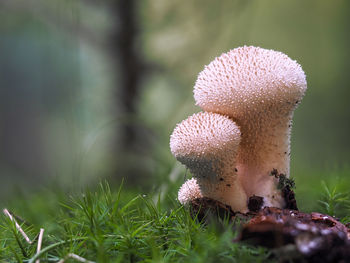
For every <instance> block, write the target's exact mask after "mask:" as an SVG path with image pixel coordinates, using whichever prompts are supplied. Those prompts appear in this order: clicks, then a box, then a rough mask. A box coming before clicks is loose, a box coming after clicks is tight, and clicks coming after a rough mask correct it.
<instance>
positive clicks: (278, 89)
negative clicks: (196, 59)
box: [194, 46, 306, 208]
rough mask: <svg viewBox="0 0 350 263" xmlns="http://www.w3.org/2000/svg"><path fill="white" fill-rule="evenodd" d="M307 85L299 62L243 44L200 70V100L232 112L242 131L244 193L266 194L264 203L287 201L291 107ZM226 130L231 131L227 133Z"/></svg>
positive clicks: (196, 92) (205, 106) (207, 107)
mask: <svg viewBox="0 0 350 263" xmlns="http://www.w3.org/2000/svg"><path fill="white" fill-rule="evenodd" d="M305 91H306V77H305V74H304V72H303V70H302V68H301V66H300V65H299V64H298V63H297V62H296V61H294V60H292V59H290V58H289V57H288V56H287V55H285V54H283V53H281V52H277V51H273V50H267V49H263V48H259V47H253V46H244V47H240V48H236V49H233V50H231V51H229V52H228V53H225V54H222V55H221V56H220V57H217V58H215V59H214V61H212V62H211V63H210V64H209V65H208V66H206V67H205V69H204V70H203V71H202V72H200V73H199V75H198V79H197V81H196V84H195V87H194V98H195V101H196V104H197V105H198V106H200V107H201V108H202V109H203V110H204V111H207V112H213V113H218V114H223V115H227V116H229V117H231V118H232V119H233V120H234V121H235V122H236V124H237V125H238V126H239V128H240V131H241V142H240V145H239V147H238V152H237V156H236V158H235V160H233V161H232V162H233V163H235V167H236V168H237V169H238V177H239V181H240V182H241V183H242V185H243V188H244V191H245V193H246V195H247V196H248V197H249V196H252V195H257V196H261V197H263V198H264V206H275V207H281V208H283V206H284V200H283V198H282V196H281V191H280V190H279V189H277V187H276V185H277V182H276V181H277V179H276V178H275V177H273V176H269V175H270V174H271V172H272V171H274V170H275V169H277V171H278V173H282V174H284V175H286V176H287V177H288V176H289V162H290V132H291V125H292V117H293V111H294V109H295V108H296V106H297V105H298V104H299V102H300V100H301V99H302V97H303V96H304V93H305ZM226 136H227V135H226Z"/></svg>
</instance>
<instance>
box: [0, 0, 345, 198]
mask: <svg viewBox="0 0 350 263" xmlns="http://www.w3.org/2000/svg"><path fill="white" fill-rule="evenodd" d="M349 17H350V2H349V1H347V0H333V1H328V0H308V1H303V0H296V1H280V0H269V1H267V0H266V1H261V0H230V1H229V0H227V1H209V0H194V1H184V0H179V1H163V0H144V1H137V0H114V1H113V0H51V1H47V0H1V1H0V178H1V184H0V200H2V201H4V200H7V199H8V198H11V196H13V194H14V193H16V191H19V190H18V189H22V190H21V191H25V192H31V191H35V190H36V189H38V187H39V188H40V187H42V186H45V185H52V184H54V185H60V186H63V187H64V188H72V189H73V188H75V187H81V186H83V185H88V184H94V183H96V182H97V181H99V180H101V179H102V178H108V180H109V181H111V182H112V181H118V180H120V179H121V178H127V179H126V182H127V183H128V184H131V185H133V186H134V187H136V188H141V189H148V190H152V189H159V186H162V187H166V186H167V185H169V184H170V183H171V182H175V181H176V182H177V181H183V176H184V174H185V169H184V168H183V167H182V166H181V165H179V164H177V163H176V161H175V159H174V158H173V157H172V156H171V154H170V151H169V136H170V134H171V132H172V130H173V128H174V127H175V124H176V123H177V122H179V121H181V120H182V119H184V118H186V117H187V116H188V115H191V114H192V113H194V112H197V111H199V108H197V107H195V106H194V99H193V94H192V89H193V85H194V82H195V80H196V77H197V74H198V73H199V72H200V71H201V70H202V69H203V67H204V65H206V64H208V63H209V62H210V61H211V60H213V58H214V57H215V56H219V55H220V54H221V53H223V52H227V51H228V50H230V49H232V48H235V47H238V46H242V45H256V46H260V47H264V48H268V49H275V50H278V51H282V52H284V53H286V54H287V55H288V56H290V57H291V58H293V59H295V60H297V61H298V62H299V63H300V64H301V65H302V67H303V69H304V71H305V72H306V75H307V81H308V91H307V94H306V96H305V98H304V100H303V101H302V103H301V104H300V106H299V108H298V109H297V110H296V112H295V117H294V127H293V131H292V155H291V176H292V177H294V178H295V180H296V182H297V193H298V194H299V196H300V197H302V196H304V195H307V193H308V192H309V191H310V188H320V187H321V186H320V185H321V184H320V181H321V180H326V181H327V180H330V178H331V179H332V178H335V177H336V178H338V179H337V180H338V183H339V182H341V183H340V185H343V186H346V185H348V186H349V185H350V182H349V181H350V178H349V172H348V171H350V167H349V157H350V140H349V134H350V118H349V117H350V106H349V98H350V87H349V83H350V74H349V69H350V51H349V47H350V35H349V32H350V23H349ZM179 178H180V179H179ZM332 180H333V179H332ZM315 195H317V194H316V193H315Z"/></svg>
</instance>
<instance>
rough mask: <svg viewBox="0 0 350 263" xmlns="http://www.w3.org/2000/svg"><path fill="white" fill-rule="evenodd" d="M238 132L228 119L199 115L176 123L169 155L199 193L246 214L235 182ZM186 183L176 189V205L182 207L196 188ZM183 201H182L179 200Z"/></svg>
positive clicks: (240, 192) (208, 114)
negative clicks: (190, 174) (187, 173)
mask: <svg viewBox="0 0 350 263" xmlns="http://www.w3.org/2000/svg"><path fill="white" fill-rule="evenodd" d="M240 135H241V133H240V131H239V128H238V127H237V125H236V124H235V122H234V121H232V120H231V119H230V118H229V117H227V116H224V115H220V114H216V113H211V112H200V113H197V114H194V115H192V116H190V117H188V118H187V119H186V120H184V121H182V122H181V123H179V124H178V125H177V126H176V128H175V129H174V131H173V133H172V135H171V137H170V148H171V152H172V154H173V155H174V156H175V157H176V159H177V160H178V161H180V162H181V163H182V164H184V165H186V167H187V168H188V169H189V170H190V171H191V173H192V175H193V176H194V178H195V179H196V182H197V184H198V187H199V189H200V193H201V195H202V196H203V197H209V198H212V199H215V200H217V201H220V202H222V203H225V204H227V205H230V206H231V207H232V209H235V210H239V211H247V196H246V194H245V192H244V190H243V188H242V185H241V183H240V182H239V181H238V180H237V178H238V177H237V172H236V171H237V169H236V166H235V158H236V154H237V150H238V145H239V143H240ZM188 186H189V184H188V183H187V182H186V183H185V184H184V185H183V186H182V187H181V189H180V192H179V197H180V198H179V201H180V202H181V203H186V202H188V201H189V200H190V198H192V197H194V195H192V194H191V193H190V192H191V191H193V189H195V191H197V189H198V188H196V186H194V187H193V182H191V185H190V187H188ZM182 197H184V198H182Z"/></svg>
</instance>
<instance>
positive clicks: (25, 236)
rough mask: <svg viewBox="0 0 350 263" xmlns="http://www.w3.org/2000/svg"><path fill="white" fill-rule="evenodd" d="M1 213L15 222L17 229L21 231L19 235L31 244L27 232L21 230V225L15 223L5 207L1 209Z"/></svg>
mask: <svg viewBox="0 0 350 263" xmlns="http://www.w3.org/2000/svg"><path fill="white" fill-rule="evenodd" d="M3 213H4V214H5V215H6V216H8V217H9V218H10V220H11V221H12V222H14V223H15V225H16V228H17V230H18V231H19V232H20V233H21V235H22V236H23V237H24V239H25V240H26V241H27V243H29V244H32V243H33V241H31V240H30V239H29V237H28V236H27V234H26V233H25V232H24V231H23V229H22V228H21V226H20V225H19V224H18V223H17V221H16V219H14V218H13V216H12V215H11V213H10V212H9V211H8V210H7V209H6V208H5V209H4V210H3Z"/></svg>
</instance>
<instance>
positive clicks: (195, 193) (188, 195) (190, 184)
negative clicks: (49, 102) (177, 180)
mask: <svg viewBox="0 0 350 263" xmlns="http://www.w3.org/2000/svg"><path fill="white" fill-rule="evenodd" d="M201 197H203V195H202V192H201V189H200V188H199V185H198V183H197V180H196V178H191V179H189V180H187V181H186V182H185V183H184V184H183V185H182V186H181V187H180V190H179V192H178V194H177V199H178V200H179V202H180V203H181V204H183V205H185V204H188V203H189V202H190V201H191V200H194V199H197V198H201Z"/></svg>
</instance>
